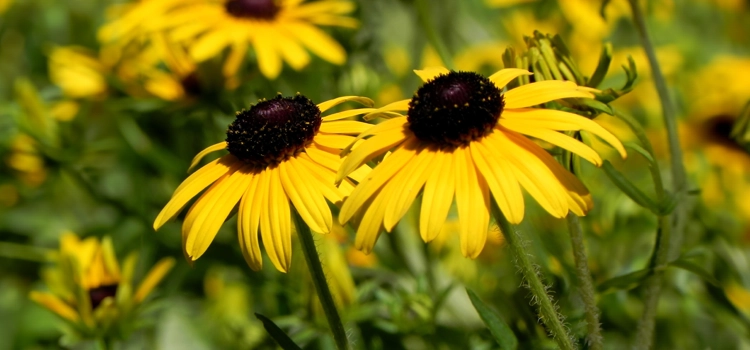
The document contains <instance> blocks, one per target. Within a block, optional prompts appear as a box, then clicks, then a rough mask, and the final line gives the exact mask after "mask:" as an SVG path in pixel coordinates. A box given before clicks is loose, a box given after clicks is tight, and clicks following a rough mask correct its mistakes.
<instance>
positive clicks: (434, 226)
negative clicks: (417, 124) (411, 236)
mask: <svg viewBox="0 0 750 350" xmlns="http://www.w3.org/2000/svg"><path fill="white" fill-rule="evenodd" d="M453 158H454V157H453V154H452V153H451V152H444V151H438V152H437V153H436V154H435V160H434V164H433V169H435V170H434V171H432V172H431V173H430V174H429V177H428V178H427V181H426V182H425V185H424V193H423V195H422V208H421V211H420V214H419V233H420V235H421V236H422V240H423V241H425V243H426V242H430V241H432V240H433V239H435V237H437V235H438V234H439V233H440V229H441V228H442V227H443V224H444V223H445V219H446V218H447V217H448V212H449V211H450V208H451V203H453V193H454V192H455V188H456V180H455V177H456V175H455V167H454V166H453Z"/></svg>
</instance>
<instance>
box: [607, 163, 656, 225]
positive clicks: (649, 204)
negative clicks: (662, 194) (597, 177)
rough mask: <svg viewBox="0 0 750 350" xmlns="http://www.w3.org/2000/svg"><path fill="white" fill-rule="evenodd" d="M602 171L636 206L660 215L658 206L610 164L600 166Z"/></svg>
mask: <svg viewBox="0 0 750 350" xmlns="http://www.w3.org/2000/svg"><path fill="white" fill-rule="evenodd" d="M602 169H603V170H604V173H605V174H607V177H608V178H609V179H610V180H612V182H613V183H614V184H615V186H617V188H619V189H620V190H621V191H622V192H623V193H625V194H626V195H627V196H628V197H630V199H632V200H633V201H634V202H636V203H638V205H640V206H642V207H644V208H646V209H648V210H650V211H651V212H652V213H654V214H656V215H662V214H661V210H660V208H659V206H657V205H656V203H655V202H654V201H653V200H651V198H649V197H648V196H646V195H645V194H644V193H643V192H641V190H639V189H638V187H636V186H635V185H634V184H633V183H632V182H630V180H628V179H627V178H626V177H625V176H623V175H622V174H621V173H620V172H619V171H617V169H615V167H613V166H612V163H610V162H609V161H608V160H605V161H604V164H602Z"/></svg>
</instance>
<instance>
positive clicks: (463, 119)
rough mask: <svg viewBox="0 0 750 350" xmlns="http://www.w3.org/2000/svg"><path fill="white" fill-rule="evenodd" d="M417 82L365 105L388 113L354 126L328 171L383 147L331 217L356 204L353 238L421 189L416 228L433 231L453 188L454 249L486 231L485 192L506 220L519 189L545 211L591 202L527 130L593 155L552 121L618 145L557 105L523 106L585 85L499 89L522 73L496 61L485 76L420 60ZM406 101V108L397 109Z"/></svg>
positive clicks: (516, 205) (513, 217)
mask: <svg viewBox="0 0 750 350" xmlns="http://www.w3.org/2000/svg"><path fill="white" fill-rule="evenodd" d="M416 73H417V74H418V75H419V76H420V77H421V78H422V79H423V80H424V81H425V84H424V85H422V87H420V88H419V90H417V92H416V93H415V94H414V97H413V98H412V99H411V100H403V101H398V102H394V103H392V104H390V105H387V106H384V107H382V108H380V109H378V110H377V111H375V112H373V114H379V115H390V116H395V117H393V118H391V119H389V120H387V121H385V122H383V123H380V124H378V125H376V126H374V127H372V128H371V129H369V130H367V131H365V132H364V133H362V134H361V135H360V136H359V137H358V139H366V140H365V141H364V142H361V143H358V144H357V145H356V146H355V147H354V148H353V150H352V151H351V153H350V154H349V155H348V156H347V158H346V159H345V161H344V162H343V164H342V166H341V169H340V170H339V173H338V179H342V178H343V177H344V176H345V175H346V174H348V173H349V172H351V171H353V170H354V169H357V168H358V167H359V166H361V165H362V164H364V163H365V162H367V161H370V160H371V159H373V158H374V157H376V156H378V155H381V154H384V153H386V152H387V151H389V150H393V151H392V153H390V154H389V155H387V156H386V158H385V159H384V160H383V161H382V162H381V163H380V164H379V165H378V166H377V167H376V168H375V169H374V170H373V171H372V172H371V173H370V174H369V175H368V176H367V177H366V178H365V179H364V180H363V181H362V182H360V183H359V185H358V186H357V188H356V189H355V190H354V191H353V192H352V194H351V195H350V196H349V198H348V199H347V200H346V202H345V203H344V205H343V206H342V208H341V212H340V215H339V220H340V222H341V223H345V222H347V221H349V220H350V219H351V218H352V217H353V216H354V215H355V214H358V213H360V214H361V220H359V221H360V222H359V228H358V230H357V237H356V240H355V246H356V247H357V248H359V249H362V250H364V251H365V252H369V251H370V250H371V249H372V247H373V245H374V244H375V241H376V240H377V237H378V235H379V233H380V232H381V230H382V229H383V228H385V230H386V231H388V232H390V231H391V230H392V229H393V227H394V226H395V225H396V223H397V222H398V221H399V220H400V219H401V217H402V216H403V215H404V214H405V213H406V211H407V210H408V208H409V207H410V206H411V204H412V203H413V202H414V200H415V198H416V197H417V195H418V194H420V193H422V206H421V212H420V222H419V232H420V234H421V236H422V239H423V240H424V241H425V242H429V241H431V240H433V239H434V238H435V236H437V235H438V233H439V232H440V229H441V226H442V225H443V223H444V222H445V220H446V217H447V216H448V212H449V210H450V207H451V204H452V202H453V199H454V197H455V200H456V207H457V210H458V219H459V234H460V241H461V251H462V253H463V254H464V255H465V256H467V257H471V258H475V257H476V256H477V255H478V254H479V253H480V252H481V251H482V248H483V247H484V245H485V242H486V240H487V232H488V229H487V228H488V225H489V220H490V193H491V194H492V197H493V198H494V199H495V202H496V203H497V205H498V207H499V208H500V210H501V211H502V213H503V215H504V216H505V217H506V218H507V219H508V221H509V222H511V223H514V224H517V223H519V222H521V220H522V219H523V217H524V199H523V193H522V191H521V189H522V188H523V189H525V190H526V192H528V193H529V194H530V195H531V197H533V198H534V199H535V200H536V201H537V202H538V203H539V204H540V205H541V207H542V208H544V209H545V210H546V211H547V212H549V213H550V214H552V215H553V216H555V217H559V218H561V217H564V216H566V215H567V214H568V212H573V213H575V214H577V215H584V214H585V213H586V211H588V210H589V209H590V208H591V207H592V202H591V196H590V194H589V192H588V190H587V189H586V187H585V186H584V185H583V184H582V183H581V182H580V181H579V180H578V179H577V178H576V177H575V176H573V175H572V174H571V173H569V172H568V171H567V170H565V169H564V168H563V167H562V166H561V165H560V164H558V163H557V161H556V160H555V159H554V158H553V157H552V156H550V155H549V154H548V153H547V152H546V151H545V150H544V149H543V148H542V147H540V146H539V145H537V144H536V143H534V142H533V141H532V140H531V139H529V136H530V137H533V138H535V139H540V140H543V141H546V142H548V143H549V144H552V145H555V146H559V147H561V148H563V149H566V150H569V151H571V152H573V153H575V154H577V155H579V156H581V157H582V158H584V159H586V160H588V161H590V162H592V163H594V164H597V165H599V164H601V162H602V160H601V158H600V156H599V155H598V154H597V153H596V152H595V151H594V150H592V149H591V148H590V147H589V146H587V145H585V144H583V143H581V142H579V141H577V140H575V139H573V138H571V137H569V136H566V135H565V134H563V133H560V132H558V131H571V130H582V131H587V132H590V133H592V134H594V135H597V136H599V137H601V138H602V139H604V140H605V141H607V142H608V143H609V144H610V145H612V146H614V147H615V148H616V149H617V150H618V151H619V152H620V154H622V156H625V150H624V148H623V146H622V144H621V143H620V141H619V140H617V139H616V138H615V137H614V136H613V135H612V134H610V133H609V132H608V131H607V130H605V129H604V128H602V127H601V126H600V125H599V124H597V123H595V122H593V121H591V120H589V119H586V118H583V117H580V116H577V115H574V114H571V113H567V112H563V111H558V110H549V109H543V108H532V107H533V106H536V105H539V104H543V103H546V102H549V101H552V100H558V99H563V98H592V97H593V94H592V93H591V91H590V90H591V89H588V88H583V87H580V86H577V85H576V84H574V83H572V82H568V81H542V82H537V83H532V84H528V85H524V86H521V87H517V88H515V89H512V90H510V91H507V92H505V93H503V92H502V91H501V90H500V89H501V88H502V87H504V86H505V85H506V84H508V83H509V82H510V81H512V80H513V79H515V78H517V77H519V76H522V75H526V74H530V73H529V72H528V71H526V70H523V69H503V70H500V71H498V72H497V73H495V74H493V75H492V76H490V77H489V78H485V77H483V76H481V75H479V74H476V73H472V72H453V71H448V70H447V69H445V68H430V69H426V70H422V71H417V72H416ZM398 111H408V116H402V115H400V114H397V113H396V112H398Z"/></svg>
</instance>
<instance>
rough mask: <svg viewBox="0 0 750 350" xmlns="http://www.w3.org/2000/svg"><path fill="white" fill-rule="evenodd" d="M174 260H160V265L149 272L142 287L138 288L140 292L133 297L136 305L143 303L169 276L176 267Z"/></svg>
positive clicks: (157, 264)
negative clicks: (165, 277) (168, 273)
mask: <svg viewBox="0 0 750 350" xmlns="http://www.w3.org/2000/svg"><path fill="white" fill-rule="evenodd" d="M174 263H175V261H174V258H164V259H161V260H159V262H158V263H156V265H155V266H154V267H153V268H152V269H151V271H149V273H148V275H146V278H144V279H143V282H141V285H140V286H138V290H137V291H136V292H135V295H134V296H133V301H135V302H136V303H140V302H142V301H143V300H144V299H146V297H147V296H148V295H149V293H151V291H152V290H153V289H154V287H156V285H157V284H159V282H161V280H162V279H163V278H164V276H166V275H167V272H169V270H171V269H172V267H174Z"/></svg>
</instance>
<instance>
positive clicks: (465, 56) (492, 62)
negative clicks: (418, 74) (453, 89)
mask: <svg viewBox="0 0 750 350" xmlns="http://www.w3.org/2000/svg"><path fill="white" fill-rule="evenodd" d="M507 46H508V44H507V43H505V42H502V41H494V42H487V43H481V44H475V45H472V46H469V47H467V48H465V49H463V50H461V51H460V52H458V53H457V54H456V57H455V58H454V63H455V65H456V68H457V69H458V70H465V71H470V72H480V71H482V69H483V68H488V69H490V70H491V71H493V72H495V71H497V70H498V69H501V68H503V61H502V57H503V53H504V52H505V49H506V48H507ZM421 66H422V67H444V66H445V62H443V60H441V59H440V56H439V55H438V53H437V51H435V49H434V48H433V47H432V46H425V49H424V52H423V53H422V65H421Z"/></svg>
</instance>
